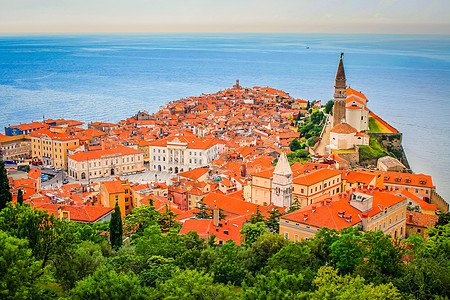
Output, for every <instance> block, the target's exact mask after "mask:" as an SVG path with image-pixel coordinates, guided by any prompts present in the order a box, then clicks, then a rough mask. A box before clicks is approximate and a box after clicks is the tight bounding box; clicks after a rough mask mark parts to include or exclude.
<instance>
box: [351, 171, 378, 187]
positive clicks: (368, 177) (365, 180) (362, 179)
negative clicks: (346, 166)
mask: <svg viewBox="0 0 450 300" xmlns="http://www.w3.org/2000/svg"><path fill="white" fill-rule="evenodd" d="M374 178H377V175H376V174H369V173H364V172H355V171H347V172H345V173H342V180H347V182H350V183H354V182H359V183H362V184H364V185H368V184H369V183H371V182H372V180H373V179H374Z"/></svg>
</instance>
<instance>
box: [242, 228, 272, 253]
mask: <svg viewBox="0 0 450 300" xmlns="http://www.w3.org/2000/svg"><path fill="white" fill-rule="evenodd" d="M266 232H268V230H267V228H266V227H265V225H264V222H258V223H255V224H251V223H250V224H245V225H244V226H243V227H242V229H241V230H240V231H239V233H241V234H242V237H241V239H242V241H243V243H244V245H245V246H246V247H250V246H251V245H252V244H253V243H254V242H256V241H257V240H258V238H259V237H260V236H262V235H263V234H264V233H266Z"/></svg>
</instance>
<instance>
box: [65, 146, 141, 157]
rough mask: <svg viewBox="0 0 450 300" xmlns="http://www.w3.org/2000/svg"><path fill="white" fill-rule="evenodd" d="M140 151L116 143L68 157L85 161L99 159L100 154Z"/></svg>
mask: <svg viewBox="0 0 450 300" xmlns="http://www.w3.org/2000/svg"><path fill="white" fill-rule="evenodd" d="M138 153H142V152H141V151H139V150H135V149H133V148H130V147H126V146H122V145H117V146H115V147H113V148H110V149H105V150H94V151H86V152H77V153H75V154H73V155H71V156H69V158H70V159H73V160H75V161H85V160H91V159H99V158H101V157H102V156H105V155H114V154H116V155H117V154H119V155H129V154H138Z"/></svg>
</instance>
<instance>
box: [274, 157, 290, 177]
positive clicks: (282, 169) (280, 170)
mask: <svg viewBox="0 0 450 300" xmlns="http://www.w3.org/2000/svg"><path fill="white" fill-rule="evenodd" d="M273 173H274V174H280V175H292V170H291V166H290V165H289V162H288V159H287V157H286V153H284V152H283V153H281V155H280V158H279V160H278V163H277V165H276V167H275V170H274V171H273Z"/></svg>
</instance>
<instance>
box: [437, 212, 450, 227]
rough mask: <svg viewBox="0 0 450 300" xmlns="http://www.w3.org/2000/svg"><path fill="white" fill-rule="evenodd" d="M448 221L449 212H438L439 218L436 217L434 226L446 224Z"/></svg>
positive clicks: (449, 218) (449, 220)
mask: <svg viewBox="0 0 450 300" xmlns="http://www.w3.org/2000/svg"><path fill="white" fill-rule="evenodd" d="M449 222H450V213H440V214H439V219H438V221H437V223H436V224H435V226H442V225H446V224H448V223H449Z"/></svg>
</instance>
